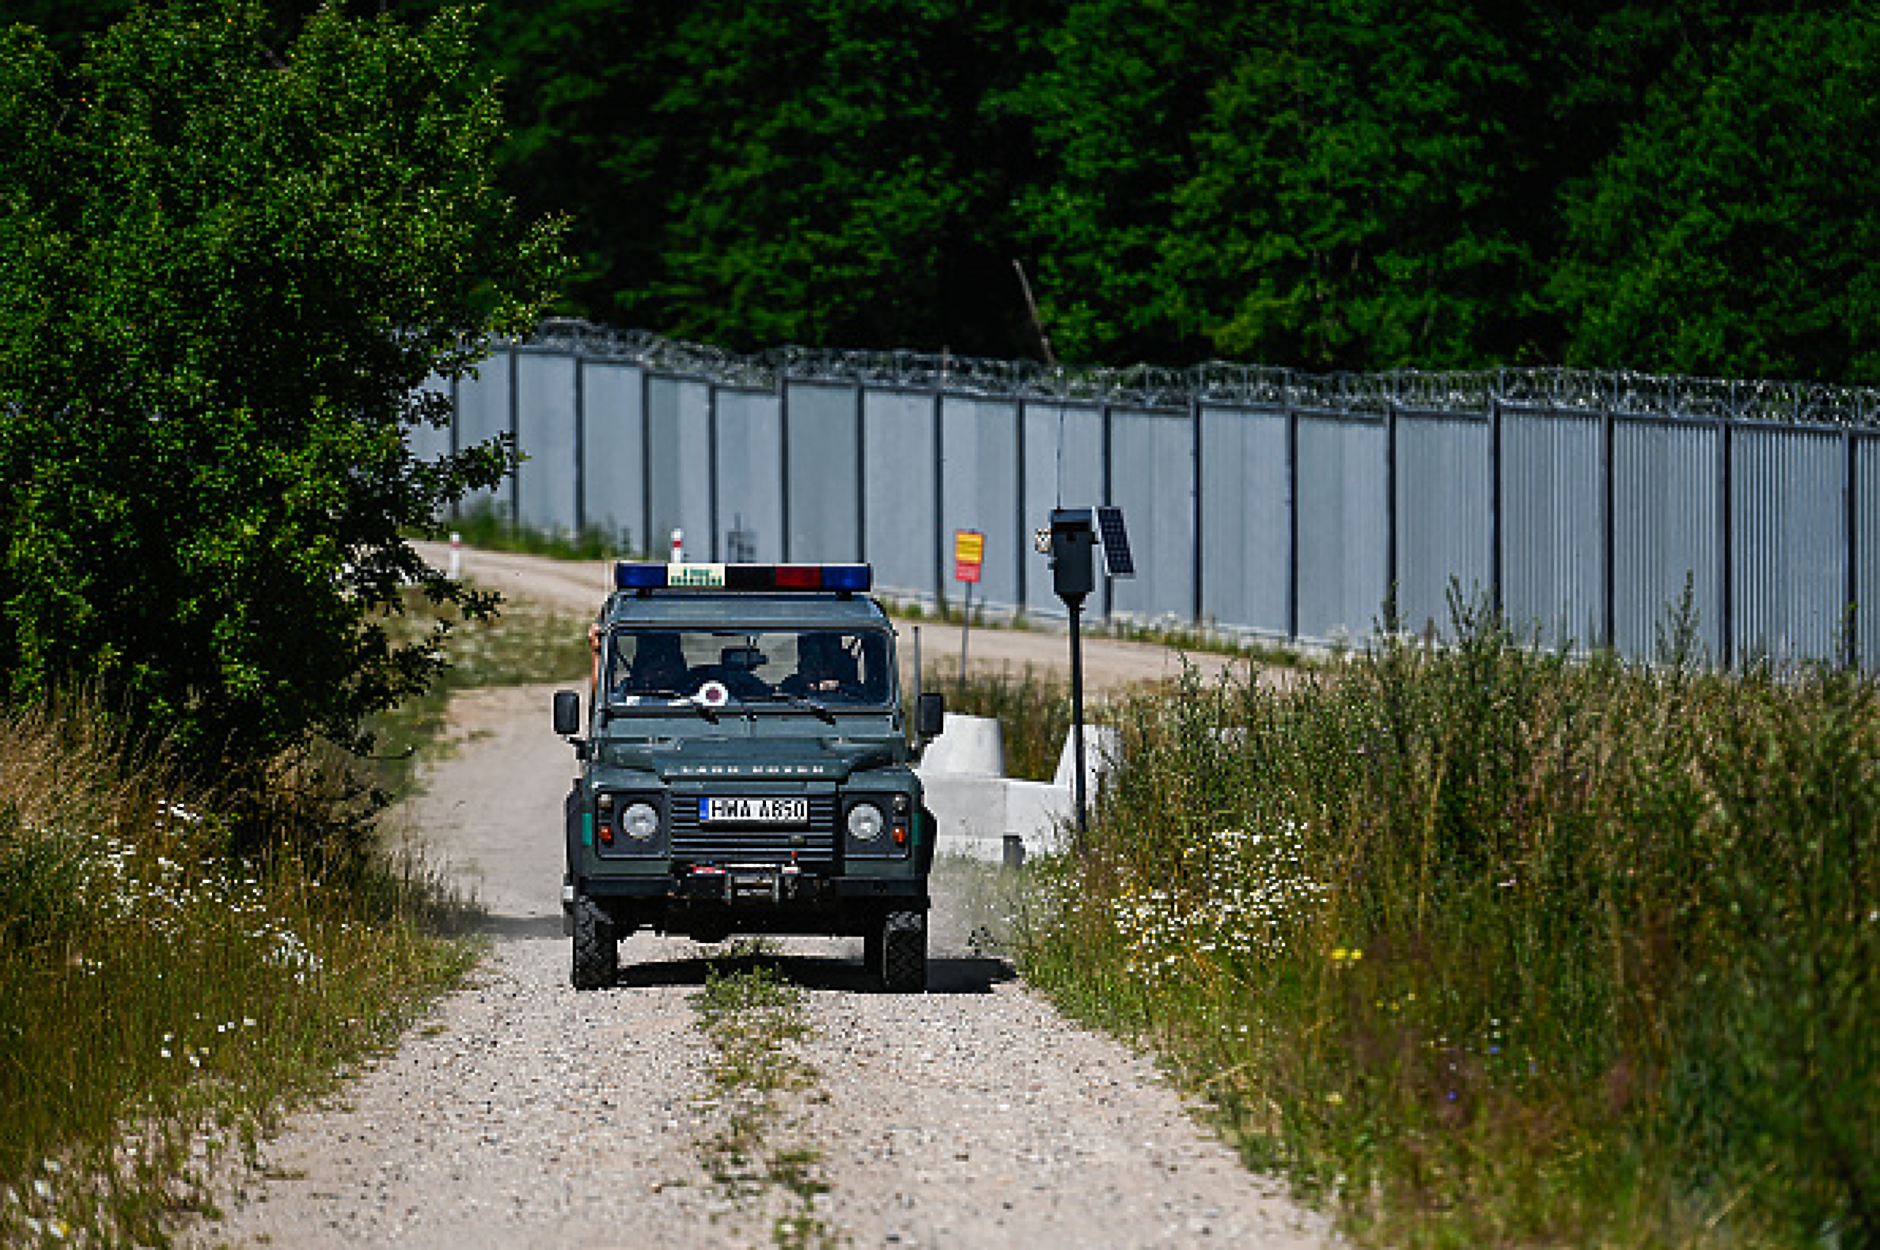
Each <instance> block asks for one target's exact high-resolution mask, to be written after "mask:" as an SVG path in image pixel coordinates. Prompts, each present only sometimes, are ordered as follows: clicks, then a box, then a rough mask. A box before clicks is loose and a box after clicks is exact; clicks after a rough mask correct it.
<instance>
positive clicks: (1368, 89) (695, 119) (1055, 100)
mask: <svg viewBox="0 0 1880 1250" xmlns="http://www.w3.org/2000/svg"><path fill="white" fill-rule="evenodd" d="M125 7H126V6H124V5H123V4H121V3H115V2H113V0H87V2H86V3H82V4H77V5H60V6H51V5H47V4H44V3H39V2H37V0H16V2H15V3H13V4H11V5H9V6H0V11H10V12H12V13H13V14H14V15H15V16H16V17H19V18H22V19H24V20H27V21H31V22H35V23H39V24H42V25H43V26H44V28H45V30H46V31H47V35H48V38H50V39H52V40H54V46H56V47H62V48H64V47H70V46H72V44H73V42H74V41H75V40H76V38H77V37H78V34H79V33H80V32H82V31H84V30H87V29H93V30H95V29H98V28H99V27H100V26H101V24H102V23H103V22H104V21H106V20H108V19H109V18H110V17H112V16H113V15H115V14H116V13H119V12H121V11H122V10H123V9H124V8H125ZM309 7H310V6H309V5H308V4H307V3H306V2H305V0H298V2H296V0H276V2H275V3H273V4H271V5H269V9H270V10H271V13H272V16H271V17H270V18H269V19H268V21H267V23H266V29H267V31H269V32H271V35H270V37H271V38H274V39H277V40H278V39H280V38H284V37H285V36H284V35H282V34H279V33H276V32H287V31H292V30H294V29H296V27H297V25H298V23H299V22H300V21H301V18H302V15H304V14H305V13H306V12H307V11H308V9H309ZM348 7H349V8H350V9H353V10H366V9H369V8H377V9H378V10H380V11H384V10H387V9H389V10H391V11H392V12H394V13H396V14H400V15H403V16H402V19H401V20H405V21H407V22H416V21H418V20H420V19H422V18H423V17H425V16H427V15H429V14H430V13H431V12H432V11H433V10H434V9H435V8H436V7H437V4H436V0H400V2H398V3H390V4H387V3H380V4H377V5H376V6H375V5H372V4H369V3H367V2H366V0H352V3H351V4H349V6H348ZM492 8H493V12H492V13H491V15H490V18H489V20H488V22H487V23H486V24H485V26H484V29H483V34H482V36H481V38H480V41H479V49H480V50H479V53H478V55H479V57H480V58H481V61H482V64H483V65H484V66H485V67H486V69H488V70H492V71H494V72H495V73H496V74H498V75H499V76H500V77H501V79H502V83H503V86H502V93H503V99H504V105H505V108H506V110H507V111H508V113H509V116H510V118H511V119H512V121H513V123H514V126H515V132H514V135H513V137H512V138H510V139H509V140H508V141H507V142H505V143H504V145H503V148H502V156H501V178H502V182H503V184H504V185H505V186H506V187H507V188H508V189H509V190H510V192H511V193H512V194H514V195H515V196H516V197H517V199H518V201H519V202H520V204H521V205H522V206H523V208H524V209H525V211H527V212H529V213H531V214H560V213H566V214H567V215H568V216H569V219H570V225H569V241H570V246H571V250H572V252H573V254H574V258H575V264H574V269H573V272H572V273H571V275H570V278H569V282H568V287H567V292H566V295H565V297H564V298H563V300H562V301H561V304H560V309H561V311H564V312H570V313H575V314H579V315H584V316H588V317H592V318H594V319H596V320H600V321H603V322H610V323H615V324H634V325H640V326H645V327H648V328H652V329H657V330H660V331H662V332H666V333H672V334H678V335H684V336H691V337H697V338H703V339H706V340H709V341H712V342H716V343H719V344H722V345H724V346H727V347H731V348H735V349H739V350H753V349H762V348H769V347H774V346H778V345H780V344H782V343H786V342H797V343H807V344H811V345H816V346H827V347H879V348H894V347H913V348H924V349H931V350H943V349H951V350H953V351H956V352H970V353H976V354H989V355H999V356H1033V355H1036V354H1038V353H1039V352H1040V351H1041V350H1042V349H1043V345H1042V344H1041V342H1040V339H1039V336H1038V334H1037V332H1036V330H1035V329H1034V328H1033V326H1032V324H1031V320H1030V316H1029V313H1028V311H1027V309H1026V307H1025V304H1024V301H1023V298H1022V293H1021V288H1020V286H1019V282H1018V278H1017V275H1016V273H1015V272H1014V269H1013V262H1014V261H1017V262H1020V263H1022V264H1023V266H1024V269H1025V272H1026V274H1027V275H1028V277H1029V280H1030V283H1031V285H1032V287H1033V289H1034V292H1035V295H1036V298H1037V302H1038V305H1039V308H1040V312H1041V315H1042V320H1043V323H1044V326H1043V328H1044V331H1045V334H1046V335H1047V336H1048V338H1049V340H1050V342H1051V343H1052V345H1053V346H1054V347H1055V349H1056V351H1057V353H1058V354H1059V355H1061V356H1063V357H1064V358H1066V359H1069V360H1073V361H1079V362H1094V361H1108V362H1110V363H1116V364H1120V363H1127V362H1129V361H1131V360H1147V361H1152V362H1155V363H1164V364H1180V363H1187V362H1189V361H1192V360H1195V359H1199V358H1202V357H1205V356H1226V357H1229V358H1232V359H1240V360H1252V361H1258V362H1261V363H1268V364H1278V365H1288V366H1294V367H1300V368H1309V369H1371V368H1386V367H1395V366H1410V367H1424V368H1444V367H1470V368H1474V367H1482V366H1487V365H1493V364H1497V363H1512V364H1549V363H1572V364H1583V365H1588V366H1594V367H1598V366H1609V367H1640V368H1647V369H1653V370H1677V371H1688V372H1700V373H1714V374H1722V375H1737V376H1755V377H1769V376H1788V377H1799V378H1803V379H1811V380H1819V381H1824V382H1841V383H1849V382H1868V381H1872V380H1874V379H1875V377H1876V370H1877V369H1880V366H1876V365H1875V363H1874V361H1873V360H1872V359H1871V357H1872V351H1871V349H1870V347H1869V346H1868V345H1867V344H1866V343H1865V342H1864V340H1863V339H1862V337H1861V335H1860V333H1859V328H1860V327H1861V326H1863V325H1866V324H1868V323H1870V322H1871V321H1872V320H1873V311H1874V304H1875V302H1876V296H1875V294H1874V288H1875V286H1876V279H1875V277H1874V266H1873V263H1872V262H1871V261H1870V260H1869V258H1870V257H1871V256H1873V255H1874V254H1875V252H1876V249H1875V247H1874V245H1873V244H1874V240H1873V238H1872V237H1871V236H1872V235H1873V233H1874V227H1873V218H1874V214H1873V212H1872V210H1871V208H1870V206H1871V205H1872V204H1873V203H1874V202H1875V200H1876V192H1877V191H1880V169H1877V167H1876V164H1875V160H1874V158H1873V154H1872V152H1871V148H1872V144H1871V143H1869V142H1868V141H1867V139H1866V136H1867V135H1868V134H1869V133H1870V132H1871V131H1872V129H1873V126H1872V121H1873V118H1872V112H1873V108H1874V105H1873V104H1872V101H1873V99H1874V98H1875V97H1876V95H1877V94H1880V93H1876V92H1875V91H1874V90H1873V89H1872V88H1873V85H1874V79H1875V74H1876V71H1875V59H1876V58H1875V51H1874V45H1875V35H1874V33H1873V32H1874V30H1875V29H1876V28H1880V23H1876V22H1875V20H1874V18H1875V15H1876V14H1875V8H1874V5H1873V3H1872V0H1861V3H1858V4H1856V5H1854V6H1852V7H1851V8H1850V7H1846V6H1843V7H1841V8H1838V9H1833V8H1830V7H1824V6H1820V5H1803V6H1799V7H1798V6H1795V5H1792V4H1776V3H1771V2H1770V0H1693V2H1691V3H1685V4H1679V5H1677V6H1670V7H1667V6H1663V5H1651V4H1645V3H1641V2H1640V0H1598V2H1596V3H1592V4H1574V5H1567V4H1561V3H1557V2H1553V0H1522V2H1520V3H1515V4H1488V3H1484V2H1483V0H1438V2H1437V3H1434V4H1432V5H1425V6H1421V7H1416V8H1403V7H1401V6H1391V5H1388V4H1382V3H1379V2H1378V0H1345V2H1343V3H1338V4H1329V5H1328V4H1311V3H1304V2H1303V0H1284V2H1282V3H1276V4H1263V5H1257V6H1250V5H1244V4H1233V3H1228V2H1227V0H1164V2H1162V3H1157V4H1151V5H1142V4H1128V3H1121V2H1119V0H1027V2H1026V3H1023V4H1005V5H996V6H987V5H973V4H968V3H965V2H964V0H815V2H813V3H783V2H782V0H758V2H757V3H750V4H735V3H728V2H725V0H706V2H704V3H689V2H685V0H635V2H634V3H628V4H621V3H616V2H615V0H542V2H541V3H535V4H530V5H526V6H509V5H505V6H492Z"/></svg>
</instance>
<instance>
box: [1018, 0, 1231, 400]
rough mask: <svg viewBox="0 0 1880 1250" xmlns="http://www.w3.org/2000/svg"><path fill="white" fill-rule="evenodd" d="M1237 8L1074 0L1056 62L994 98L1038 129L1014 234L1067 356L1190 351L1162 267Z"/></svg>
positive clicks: (1209, 3)
mask: <svg viewBox="0 0 1880 1250" xmlns="http://www.w3.org/2000/svg"><path fill="white" fill-rule="evenodd" d="M1238 8H1239V6H1236V5H1234V4H1232V3H1226V2H1223V0H1163V2H1161V3H1156V4H1150V5H1144V4H1139V3H1134V2H1133V0H1077V2H1075V3H1072V4H1071V5H1069V6H1068V8H1067V10H1066V12H1065V13H1064V15H1063V17H1062V19H1061V20H1060V21H1058V22H1057V23H1055V24H1054V25H1053V26H1052V27H1051V28H1049V29H1048V30H1047V31H1046V33H1045V34H1044V35H1043V40H1044V45H1045V50H1046V53H1047V59H1046V62H1045V63H1044V64H1042V65H1041V66H1040V67H1039V68H1038V69H1037V70H1036V71H1035V72H1033V73H1031V74H1029V75H1027V76H1026V77H1025V78H1024V80H1023V81H1022V82H1019V83H1017V84H1015V85H1014V86H1013V87H1012V88H1010V89H1009V90H1007V91H1005V92H1004V93H1002V94H1001V96H1000V97H999V98H997V99H996V101H995V104H996V106H997V107H999V108H1002V109H1004V110H1008V111H1010V112H1012V113H1013V114H1015V115H1017V116H1020V117H1023V118H1025V119H1026V120H1027V121H1028V122H1029V124H1030V125H1031V127H1032V128H1033V129H1034V131H1035V134H1036V142H1037V153H1036V159H1035V160H1034V161H1033V162H1032V163H1031V165H1030V167H1029V168H1028V169H1027V170H1026V171H1025V174H1024V176H1023V177H1022V178H1021V180H1019V181H1018V182H1017V183H1016V185H1015V189H1014V192H1013V194H1014V198H1015V200H1016V203H1017V210H1018V216H1019V224H1018V227H1017V229H1018V233H1019V237H1020V239H1021V241H1022V244H1023V254H1024V259H1025V261H1026V264H1027V267H1028V268H1029V270H1030V273H1031V281H1032V284H1033V286H1034V287H1035V288H1036V291H1037V300H1038V307H1039V311H1040V314H1041V316H1042V319H1043V321H1044V324H1045V328H1046V330H1047V332H1048V333H1049V334H1050V336H1051V340H1052V343H1053V344H1054V346H1055V347H1056V349H1057V352H1058V354H1059V355H1061V356H1063V357H1065V358H1066V359H1069V360H1077V361H1084V362H1094V361H1109V362H1121V361H1127V360H1132V359H1143V360H1170V359H1172V358H1174V357H1178V356H1181V355H1184V354H1189V353H1188V352H1186V351H1184V344H1183V336H1182V335H1181V334H1180V332H1179V331H1177V330H1175V329H1174V327H1173V321H1172V317H1171V307H1170V305H1171V300H1172V296H1173V292H1171V291H1170V290H1169V288H1168V287H1167V286H1166V285H1164V283H1163V281H1162V279H1163V275H1162V273H1161V272H1160V270H1161V263H1162V256H1163V251H1164V249H1165V248H1166V247H1167V245H1168V243H1169V240H1170V237H1171V234H1172V232H1173V230H1174V215H1175V202H1176V196H1177V193H1178V191H1179V189H1180V188H1181V187H1182V186H1183V185H1184V184H1185V183H1186V182H1187V181H1188V180H1189V179H1190V178H1191V177H1193V176H1194V172H1195V151H1194V142H1193V134H1194V131H1195V129H1196V128H1197V126H1198V125H1199V123H1200V121H1201V118H1202V116H1203V113H1204V111H1205V108H1206V103H1207V93H1208V89H1209V87H1210V85H1211V84H1212V83H1213V81H1214V78H1215V76H1216V75H1217V74H1218V73H1219V72H1220V69H1221V67H1222V66H1223V65H1224V64H1226V63H1227V60H1228V51H1229V46H1230V44H1231V42H1232V32H1233V30H1234V29H1235V27H1236V24H1237V19H1236V17H1235V12H1236V10H1237V9H1238Z"/></svg>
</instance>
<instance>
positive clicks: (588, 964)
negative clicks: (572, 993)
mask: <svg viewBox="0 0 1880 1250" xmlns="http://www.w3.org/2000/svg"><path fill="white" fill-rule="evenodd" d="M619 972H620V935H619V933H618V932H617V931H616V930H615V928H614V922H613V918H612V917H611V916H609V915H608V914H607V913H606V912H604V911H602V910H601V909H600V908H599V907H598V906H596V905H595V903H594V900H592V899H588V898H578V899H576V900H575V901H574V966H573V968H572V969H571V971H570V974H569V977H568V980H569V982H570V983H571V984H572V985H573V986H574V987H575V988H576V989H577V990H600V989H606V988H607V987H608V986H610V985H612V984H613V983H614V978H615V977H616V976H618V975H619Z"/></svg>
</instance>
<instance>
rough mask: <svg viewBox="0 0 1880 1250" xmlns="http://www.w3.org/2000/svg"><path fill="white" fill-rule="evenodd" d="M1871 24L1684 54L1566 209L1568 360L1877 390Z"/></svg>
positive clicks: (1836, 17) (1876, 57)
mask: <svg viewBox="0 0 1880 1250" xmlns="http://www.w3.org/2000/svg"><path fill="white" fill-rule="evenodd" d="M1875 18H1876V12H1875V10H1874V8H1873V6H1871V5H1866V4H1863V5H1857V6H1855V7H1854V8H1852V9H1851V10H1847V11H1839V10H1837V11H1832V12H1820V13H1810V12H1784V13H1781V14H1779V15H1776V14H1772V15H1769V16H1763V17H1758V18H1756V19H1755V20H1754V21H1752V22H1750V23H1748V28H1747V30H1746V31H1745V32H1744V33H1743V34H1742V35H1741V37H1740V38H1737V39H1734V40H1732V41H1731V42H1729V43H1728V44H1726V45H1725V46H1723V47H1722V48H1721V49H1711V48H1706V47H1704V46H1702V45H1699V46H1695V47H1692V46H1687V47H1686V49H1685V51H1684V54H1683V55H1682V56H1680V57H1679V58H1678V60H1677V62H1676V63H1675V65H1674V68H1673V69H1672V71H1671V72H1670V73H1668V74H1666V75H1665V77H1664V78H1663V79H1662V80H1661V81H1660V82H1659V83H1658V84H1656V85H1655V87H1654V88H1653V90H1652V91H1651V93H1650V95H1649V97H1648V99H1647V102H1646V106H1645V108H1644V110H1643V111H1642V115H1641V116H1640V117H1639V119H1638V123H1637V124H1636V125H1635V126H1634V127H1632V128H1631V129H1630V130H1629V131H1628V132H1627V134H1626V135H1625V137H1624V140H1623V141H1622V142H1621V143H1620V144H1619V145H1618V146H1617V147H1616V149H1615V150H1614V151H1613V152H1612V154H1611V156H1610V157H1609V159H1607V160H1606V161H1605V163H1604V164H1603V165H1602V166H1601V168H1600V170H1599V176H1598V177H1597V179H1596V180H1595V181H1593V182H1592V183H1590V184H1589V185H1588V186H1587V187H1586V188H1585V189H1584V190H1583V191H1582V192H1581V193H1580V194H1578V195H1576V196H1574V197H1573V198H1572V199H1571V200H1570V201H1569V209H1570V221H1571V223H1572V248H1571V250H1570V252H1569V253H1568V256H1567V257H1566V260H1567V261H1568V263H1567V264H1566V265H1565V267H1564V268H1563V269H1562V271H1561V272H1560V274H1559V275H1558V278H1557V280H1556V282H1555V291H1556V293H1557V295H1558V296H1559V298H1560V300H1561V302H1562V304H1563V305H1564V306H1565V307H1566V308H1568V309H1569V310H1571V311H1572V313H1573V314H1574V323H1575V325H1576V330H1575V333H1574V336H1573V338H1572V341H1571V344H1570V348H1569V353H1570V356H1571V358H1572V359H1574V360H1576V361H1579V362H1582V363H1588V364H1598V365H1605V366H1621V365H1625V366H1634V367H1639V368H1646V369H1653V370H1658V371H1668V372H1669V371H1675V372H1684V373H1699V374H1747V375H1749V376H1753V377H1802V378H1819V379H1824V380H1833V381H1841V382H1850V383H1866V384H1872V383H1874V382H1875V381H1880V355H1876V353H1875V349H1874V346H1873V343H1872V339H1871V336H1870V335H1867V334H1866V333H1864V331H1863V329H1862V327H1864V326H1867V325H1871V324H1872V323H1873V321H1874V319H1875V317H1876V316H1880V266H1877V265H1876V262H1875V260H1874V257H1875V255H1876V247H1877V246H1880V220H1877V219H1876V216H1875V213H1874V209H1873V205H1874V202H1875V196H1876V193H1880V153H1876V152H1875V150H1874V145H1873V143H1872V135H1873V134H1874V131H1875V127H1876V126H1877V125H1880V103H1876V101H1877V100H1880V91H1876V87H1877V86H1880V24H1876V21H1875Z"/></svg>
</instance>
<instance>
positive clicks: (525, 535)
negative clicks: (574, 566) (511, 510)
mask: <svg viewBox="0 0 1880 1250" xmlns="http://www.w3.org/2000/svg"><path fill="white" fill-rule="evenodd" d="M448 528H449V529H450V530H451V531H452V532H453V533H455V534H457V535H458V536H459V537H460V538H462V539H463V541H464V543H465V545H466V546H470V547H482V548H484V549H486V550H489V551H518V552H522V553H523V554H525V555H535V556H552V557H554V558H555V559H558V560H609V559H613V558H615V557H618V558H620V559H643V558H645V556H644V551H643V549H642V548H639V547H636V546H634V545H633V536H632V535H631V534H630V533H629V532H628V531H626V530H610V529H605V528H601V527H597V526H590V527H589V528H587V529H584V530H579V531H576V532H574V533H567V532H557V531H551V530H542V529H536V528H534V527H533V526H528V525H517V524H516V523H515V522H513V521H511V520H510V519H509V518H508V517H507V516H506V515H504V514H502V513H499V512H497V510H496V509H494V508H492V507H490V506H489V505H488V504H487V503H485V504H481V505H479V506H477V507H475V508H471V509H468V510H466V511H465V512H464V514H463V515H462V516H460V517H457V518H456V519H455V520H453V521H450V522H449V523H448ZM661 556H662V558H663V556H664V553H663V552H662V553H661Z"/></svg>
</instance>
